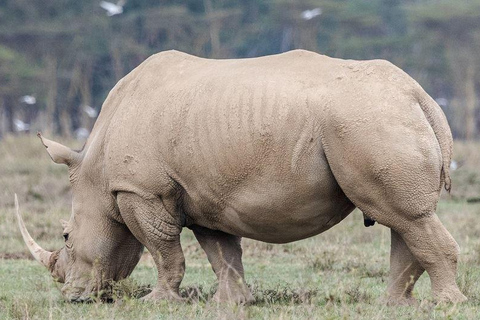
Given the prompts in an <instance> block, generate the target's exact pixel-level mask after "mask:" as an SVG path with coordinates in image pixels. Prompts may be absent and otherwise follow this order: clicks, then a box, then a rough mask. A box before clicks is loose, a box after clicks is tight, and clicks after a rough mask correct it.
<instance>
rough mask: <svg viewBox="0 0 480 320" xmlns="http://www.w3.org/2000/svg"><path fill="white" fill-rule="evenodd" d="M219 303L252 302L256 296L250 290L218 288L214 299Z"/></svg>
mask: <svg viewBox="0 0 480 320" xmlns="http://www.w3.org/2000/svg"><path fill="white" fill-rule="evenodd" d="M212 300H213V301H214V302H217V303H235V304H251V303H253V302H255V298H254V297H253V295H252V294H251V293H250V291H249V290H238V291H236V290H228V291H227V290H218V291H217V292H216V293H215V295H214V296H213V299H212Z"/></svg>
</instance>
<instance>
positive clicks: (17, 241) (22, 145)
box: [0, 137, 480, 319]
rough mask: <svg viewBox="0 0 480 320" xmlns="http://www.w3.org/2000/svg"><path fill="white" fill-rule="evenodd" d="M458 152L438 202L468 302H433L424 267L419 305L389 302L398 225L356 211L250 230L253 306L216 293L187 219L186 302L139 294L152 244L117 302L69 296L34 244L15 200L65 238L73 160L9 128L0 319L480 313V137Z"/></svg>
mask: <svg viewBox="0 0 480 320" xmlns="http://www.w3.org/2000/svg"><path fill="white" fill-rule="evenodd" d="M68 144H69V146H72V147H77V148H80V147H81V145H80V144H79V143H78V142H73V143H72V142H70V143H68ZM454 158H455V160H456V161H457V163H458V165H459V168H458V169H457V170H455V171H453V172H452V178H453V182H454V185H453V191H452V194H451V195H444V196H443V197H442V200H441V202H440V203H439V206H438V210H437V212H438V214H439V216H440V219H441V220H442V221H443V222H444V224H445V225H446V227H447V229H448V230H449V231H450V232H451V233H452V235H453V236H454V238H455V239H456V240H457V242H458V243H459V245H460V247H461V257H460V262H459V276H458V282H459V284H460V287H461V290H462V291H463V293H464V294H465V295H466V296H467V297H468V298H469V301H468V302H467V303H464V304H461V305H449V304H444V305H435V304H434V303H432V300H431V296H430V288H429V287H430V281H429V279H428V277H427V276H426V274H424V275H423V276H422V277H421V279H420V280H419V282H418V284H417V286H416V291H415V295H416V297H417V298H419V300H420V303H419V304H418V306H414V307H387V306H385V304H384V303H383V300H382V298H383V296H384V292H385V289H386V285H387V284H386V281H387V278H388V270H389V266H388V265H389V262H388V259H389V251H390V231H389V230H388V229H387V228H385V227H382V226H379V225H375V226H374V227H371V228H365V227H363V221H362V215H361V213H360V212H358V211H355V212H354V213H353V214H351V215H350V216H349V217H348V218H347V219H346V220H345V221H343V222H342V223H340V224H339V225H337V226H335V227H334V228H332V229H331V230H329V231H327V232H326V233H324V234H321V235H319V236H316V237H313V238H310V239H306V240H303V241H298V242H295V243H291V244H285V245H272V244H267V243H261V242H256V241H251V240H248V239H244V240H243V247H244V264H245V271H246V280H247V282H248V284H249V285H250V287H251V288H252V291H253V294H254V296H255V298H256V300H257V302H256V303H255V304H254V305H251V306H235V305H225V304H220V305H219V304H215V303H212V302H209V297H211V296H212V294H213V292H214V290H215V277H214V274H213V272H212V270H211V268H210V265H209V263H208V261H207V258H206V255H205V254H204V253H203V251H202V250H201V248H200V246H199V245H198V243H197V242H196V240H195V239H194V237H193V234H192V233H191V232H190V231H189V230H187V229H186V230H184V231H183V233H182V246H183V248H184V252H185V256H186V266H187V269H186V274H185V279H184V281H183V282H182V286H181V291H182V294H183V295H184V296H185V297H189V302H188V303H171V302H170V303H167V302H165V303H159V304H151V303H144V302H141V301H139V300H138V299H136V298H135V297H136V296H139V295H141V294H144V293H145V292H147V291H148V290H149V288H150V287H149V286H150V285H152V284H154V283H155V278H156V270H155V268H154V267H153V262H152V260H151V258H150V256H149V255H148V254H145V255H144V257H143V258H142V260H141V262H140V263H139V265H138V266H137V268H136V269H135V271H134V273H133V274H132V276H131V278H130V279H127V280H125V281H123V282H121V283H118V284H117V285H116V286H115V289H116V291H115V292H116V293H117V296H119V299H117V300H116V302H114V303H100V302H98V303H91V304H71V303H67V302H64V301H63V300H62V297H61V294H60V291H59V290H58V287H59V285H58V284H55V283H54V282H53V281H52V279H51V277H50V275H49V273H48V272H47V270H46V269H44V268H43V267H42V266H40V265H39V264H38V263H36V262H35V261H33V260H31V259H30V256H29V254H27V249H26V247H25V245H24V243H23V241H22V240H21V236H20V232H19V231H18V230H17V226H16V221H15V217H14V207H13V200H14V196H13V195H14V193H17V194H18V196H19V201H20V208H21V211H22V214H23V216H24V218H25V222H26V225H27V227H28V228H29V230H30V232H31V233H32V235H33V237H34V238H35V239H36V240H37V241H38V242H39V243H40V244H41V245H42V246H44V247H45V248H47V249H56V248H58V247H60V246H61V245H62V243H63V241H62V240H63V239H62V234H61V233H62V230H61V227H60V223H59V222H58V221H59V220H60V219H62V218H63V219H66V218H68V216H69V210H70V205H71V204H70V197H71V195H70V190H69V184H68V175H67V171H66V168H64V167H62V166H58V165H54V164H53V163H52V162H51V160H50V159H49V157H48V155H47V154H46V152H45V151H44V150H43V147H42V146H41V144H40V142H39V141H38V140H37V139H36V138H32V137H20V138H15V139H14V138H11V137H7V138H6V139H4V140H2V141H0V239H1V240H0V319H186V318H189V319H197V318H198V319H217V318H218V319H250V318H253V319H264V318H269V319H291V318H296V319H312V318H317V319H479V318H480V285H479V284H480V223H479V222H480V145H478V144H465V143H456V144H455V157H454Z"/></svg>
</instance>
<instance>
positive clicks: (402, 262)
mask: <svg viewBox="0 0 480 320" xmlns="http://www.w3.org/2000/svg"><path fill="white" fill-rule="evenodd" d="M391 234H392V244H391V251H390V277H389V284H388V298H387V299H388V300H387V303H388V304H389V305H412V304H415V303H416V299H415V298H414V297H412V291H413V287H414V286H415V282H417V280H418V278H420V276H421V275H422V273H423V272H424V271H425V269H424V268H423V267H422V265H421V264H420V263H419V262H418V260H417V259H416V258H415V257H414V256H413V254H412V253H411V252H410V249H408V247H407V244H406V243H405V241H403V239H402V237H401V236H400V235H399V234H398V233H397V232H396V231H394V230H393V229H392V230H391Z"/></svg>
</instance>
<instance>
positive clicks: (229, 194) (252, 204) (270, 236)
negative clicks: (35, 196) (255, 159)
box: [188, 153, 354, 243]
mask: <svg viewBox="0 0 480 320" xmlns="http://www.w3.org/2000/svg"><path fill="white" fill-rule="evenodd" d="M269 164H270V165H268V166H260V168H259V169H258V171H257V172H256V173H255V174H254V175H252V176H251V177H250V178H247V179H245V180H244V181H242V182H241V183H240V184H239V185H237V186H228V185H224V186H223V188H218V189H217V188H215V187H212V186H211V183H210V186H209V182H210V181H208V180H209V179H208V178H205V180H207V181H205V180H204V181H203V183H201V184H199V187H198V188H190V189H189V192H188V202H189V205H188V207H189V208H192V210H191V211H190V212H189V213H188V214H189V219H190V221H191V223H192V224H197V225H201V226H204V227H207V228H211V229H215V230H221V231H224V232H227V233H230V234H235V235H238V236H242V237H247V238H251V239H256V240H260V241H265V242H272V243H286V242H291V241H296V240H300V239H304V238H307V237H310V236H313V235H316V234H319V233H321V232H323V231H325V230H327V229H329V228H330V227H332V226H334V225H335V224H337V223H338V222H340V221H341V220H342V219H343V218H345V217H346V216H347V215H348V214H349V213H350V212H351V211H352V210H353V209H354V205H353V204H352V203H351V202H350V201H349V200H348V198H347V197H346V196H345V195H344V193H343V191H342V190H341V189H340V187H339V186H338V184H337V183H336V181H335V179H334V177H333V175H332V173H331V171H330V169H329V167H328V164H327V162H326V160H325V158H324V156H318V153H313V154H312V157H311V158H309V159H304V164H303V165H302V168H304V169H298V170H293V169H292V168H291V167H288V168H287V169H286V166H285V165H284V163H283V162H282V161H279V162H278V163H271V162H270V163H269ZM219 190H223V191H224V192H221V191H219ZM226 190H227V191H226Z"/></svg>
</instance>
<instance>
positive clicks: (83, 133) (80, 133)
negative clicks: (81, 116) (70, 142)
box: [74, 128, 90, 140]
mask: <svg viewBox="0 0 480 320" xmlns="http://www.w3.org/2000/svg"><path fill="white" fill-rule="evenodd" d="M74 134H75V138H76V139H77V140H85V139H87V138H88V135H89V134H90V131H88V130H87V129H85V128H78V129H77V130H75V132H74Z"/></svg>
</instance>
